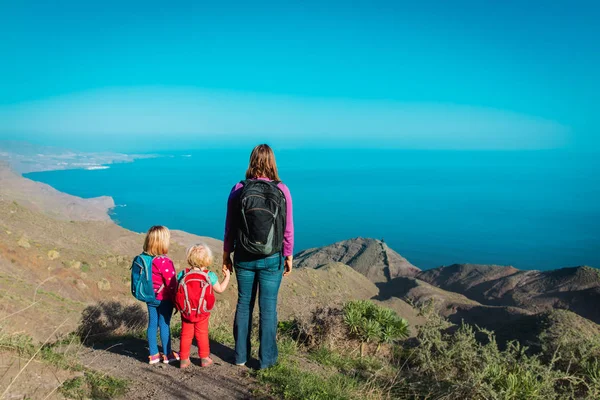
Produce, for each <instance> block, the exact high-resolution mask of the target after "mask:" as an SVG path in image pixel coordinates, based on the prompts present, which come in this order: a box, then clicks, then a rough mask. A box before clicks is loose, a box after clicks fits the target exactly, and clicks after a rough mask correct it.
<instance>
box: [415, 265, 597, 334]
mask: <svg viewBox="0 0 600 400" xmlns="http://www.w3.org/2000/svg"><path fill="white" fill-rule="evenodd" d="M417 278H418V279H420V280H423V281H425V282H428V283H430V284H432V285H434V286H437V287H439V288H441V289H444V290H448V291H452V292H456V293H460V294H463V295H465V296H466V297H468V298H470V299H473V300H476V301H478V302H480V303H482V304H487V305H505V306H515V307H520V308H524V309H527V310H530V311H533V312H540V311H547V310H551V309H564V310H570V311H573V312H575V313H577V314H579V315H581V316H583V317H585V318H588V319H590V320H592V321H595V322H600V310H599V309H598V307H596V304H597V303H598V301H600V271H598V270H597V269H595V268H591V267H572V268H561V269H557V270H551V271H520V270H517V269H515V268H513V267H502V266H496V265H475V264H454V265H450V266H448V267H440V268H435V269H432V270H428V271H423V272H421V273H419V274H418V275H417Z"/></svg>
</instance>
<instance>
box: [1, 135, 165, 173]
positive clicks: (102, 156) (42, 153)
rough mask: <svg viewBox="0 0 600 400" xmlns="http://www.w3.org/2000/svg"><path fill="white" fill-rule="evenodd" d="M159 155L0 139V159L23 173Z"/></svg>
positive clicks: (93, 167)
mask: <svg viewBox="0 0 600 400" xmlns="http://www.w3.org/2000/svg"><path fill="white" fill-rule="evenodd" d="M156 157H160V155H158V154H126V153H112V152H97V153H96V152H79V151H72V150H69V149H63V148H58V147H49V146H38V145H33V144H30V143H27V142H14V141H2V140H0V162H4V163H6V164H8V166H9V167H10V168H11V169H12V170H13V171H15V172H17V173H19V174H21V175H23V174H27V173H30V172H47V171H60V170H69V169H86V170H98V169H107V168H110V165H111V164H118V163H129V162H133V161H135V160H139V159H145V158H156Z"/></svg>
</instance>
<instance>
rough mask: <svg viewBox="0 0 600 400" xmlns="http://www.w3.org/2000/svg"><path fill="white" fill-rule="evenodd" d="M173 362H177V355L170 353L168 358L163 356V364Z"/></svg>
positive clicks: (173, 352)
mask: <svg viewBox="0 0 600 400" xmlns="http://www.w3.org/2000/svg"><path fill="white" fill-rule="evenodd" d="M175 361H179V353H178V352H176V351H172V352H171V353H170V354H169V355H168V356H166V355H163V364H170V363H173V362H175Z"/></svg>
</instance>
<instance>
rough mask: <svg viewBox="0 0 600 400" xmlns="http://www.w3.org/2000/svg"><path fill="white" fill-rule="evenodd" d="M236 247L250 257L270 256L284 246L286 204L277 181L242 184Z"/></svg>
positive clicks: (259, 180) (257, 181) (252, 181)
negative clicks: (252, 255)
mask: <svg viewBox="0 0 600 400" xmlns="http://www.w3.org/2000/svg"><path fill="white" fill-rule="evenodd" d="M241 183H242V185H243V187H242V192H241V193H240V198H239V215H238V229H237V242H236V247H237V246H240V247H241V249H242V250H243V251H245V252H247V253H249V254H254V255H260V256H270V255H272V254H275V253H277V252H280V251H281V249H282V247H283V232H284V230H285V220H286V202H285V196H284V195H283V192H282V191H281V189H279V188H278V187H277V184H278V183H279V182H276V181H266V180H262V179H248V180H245V181H242V182H241Z"/></svg>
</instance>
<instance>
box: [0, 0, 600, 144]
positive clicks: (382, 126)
mask: <svg viewBox="0 0 600 400" xmlns="http://www.w3.org/2000/svg"><path fill="white" fill-rule="evenodd" d="M599 20H600V3H598V2H595V1H569V2H567V1H560V2H558V1H537V0H535V1H528V2H522V1H502V2H499V1H481V0H480V1H453V2H448V1H436V2H403V1H390V2H377V1H365V2H360V1H359V2H352V3H351V2H337V1H329V2H323V1H318V2H316V1H315V2H313V1H306V2H301V3H300V2H260V1H257V2H215V3H212V4H208V3H205V2H175V3H171V4H168V3H167V2H152V1H144V2H131V1H129V2H111V1H105V2H81V1H58V2H35V3H34V2H28V1H8V0H0V35H2V37H3V40H1V41H0V54H2V55H3V57H2V58H3V62H2V63H0V134H1V135H2V137H3V138H9V139H14V138H24V139H28V140H33V141H38V142H41V143H58V144H62V143H70V144H73V145H75V146H79V147H94V148H96V147H98V148H102V149H105V148H111V149H114V147H118V146H119V144H118V143H121V145H122V146H124V147H132V146H134V145H135V144H139V143H140V140H139V138H140V137H144V136H145V137H147V138H148V139H150V140H148V141H144V142H143V143H146V144H145V146H149V147H152V146H151V145H150V144H149V143H152V141H153V140H155V139H159V138H163V139H164V137H165V135H170V137H171V138H173V141H171V142H169V143H167V142H166V141H164V140H162V141H160V143H161V145H164V146H167V147H172V148H177V147H185V146H196V147H197V146H200V145H203V144H207V143H210V144H211V145H219V144H220V143H221V144H223V145H225V146H229V145H231V144H232V143H244V142H246V141H247V142H249V143H253V142H256V141H261V140H269V141H271V142H275V143H277V144H278V145H279V146H286V145H288V146H290V147H294V146H296V147H301V146H306V145H314V144H315V141H317V142H316V143H319V144H320V145H322V146H324V147H328V146H337V145H341V146H344V147H353V146H357V147H360V146H365V145H369V146H372V147H378V146H382V147H399V148H425V149H535V148H540V149H546V148H565V149H586V150H589V149H593V150H598V149H599V148H600V139H599V138H598V136H599V135H598V133H599V128H600V113H599V112H598V111H600V110H598V108H599V104H600V73H599V72H598V71H599V70H600V24H598V22H597V21H599ZM107 139H108V140H107ZM112 139H118V140H119V142H118V143H117V141H115V140H112ZM175 139H176V140H175Z"/></svg>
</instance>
